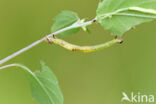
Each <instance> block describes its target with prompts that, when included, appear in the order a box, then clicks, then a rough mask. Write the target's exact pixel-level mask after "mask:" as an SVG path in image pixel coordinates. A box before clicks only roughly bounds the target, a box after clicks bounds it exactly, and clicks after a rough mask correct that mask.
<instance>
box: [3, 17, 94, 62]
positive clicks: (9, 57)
mask: <svg viewBox="0 0 156 104" xmlns="http://www.w3.org/2000/svg"><path fill="white" fill-rule="evenodd" d="M94 21H95V19H93V20H91V21H88V22H85V23H81V24H80V23H78V22H77V23H74V24H73V25H71V26H69V27H66V28H63V29H61V30H58V31H56V32H54V33H51V34H49V35H47V36H45V37H43V38H42V39H40V40H37V41H36V42H34V43H32V44H30V45H29V46H27V47H25V48H23V49H21V50H19V51H17V52H15V53H13V54H11V55H10V56H8V57H6V58H4V59H2V60H0V65H2V64H3V63H5V62H7V61H9V60H11V59H13V58H14V57H16V56H18V55H20V54H21V53H23V52H25V51H27V50H29V49H31V48H32V47H34V46H36V45H38V44H40V43H41V42H43V41H44V40H45V39H46V38H48V37H51V36H52V35H58V34H60V33H62V32H64V31H67V30H70V29H73V28H78V27H83V26H88V25H91V24H92V23H93V22H94Z"/></svg>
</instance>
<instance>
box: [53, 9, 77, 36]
mask: <svg viewBox="0 0 156 104" xmlns="http://www.w3.org/2000/svg"><path fill="white" fill-rule="evenodd" d="M54 20H55V23H54V24H53V26H52V28H51V32H52V33H54V32H56V31H58V30H60V29H63V28H65V27H68V26H70V25H72V24H74V23H76V22H77V21H79V20H80V19H79V17H78V15H77V14H76V13H74V12H71V11H62V12H61V13H60V14H58V15H57V16H56V17H55V19H54ZM79 30H80V28H74V29H71V30H68V31H65V32H62V33H61V34H62V35H70V34H74V33H76V32H78V31H79Z"/></svg>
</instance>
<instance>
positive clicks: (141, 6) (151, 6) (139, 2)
mask: <svg viewBox="0 0 156 104" xmlns="http://www.w3.org/2000/svg"><path fill="white" fill-rule="evenodd" d="M96 14H97V16H96V18H97V21H98V22H99V23H100V24H101V25H102V26H103V27H104V28H105V29H107V30H110V31H111V32H112V33H113V35H118V36H122V35H123V34H124V33H125V32H126V31H128V30H130V29H131V28H132V27H134V26H136V25H138V24H141V23H143V22H148V21H151V20H153V19H155V18H156V0H104V1H102V2H100V3H99V6H98V9H97V12H96Z"/></svg>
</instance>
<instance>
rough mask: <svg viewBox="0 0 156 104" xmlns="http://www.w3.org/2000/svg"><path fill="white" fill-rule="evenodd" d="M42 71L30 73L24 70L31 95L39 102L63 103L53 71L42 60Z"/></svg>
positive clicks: (49, 103) (48, 103)
mask: <svg viewBox="0 0 156 104" xmlns="http://www.w3.org/2000/svg"><path fill="white" fill-rule="evenodd" d="M41 64H42V71H41V72H35V73H32V72H31V71H28V70H26V71H25V72H26V75H27V77H28V79H29V82H30V87H31V91H32V96H33V97H34V98H35V99H36V100H37V101H38V103H39V104H63V96H62V93H61V90H60V88H59V85H58V81H57V78H56V76H55V75H54V73H53V72H52V71H51V69H50V68H49V67H47V66H46V65H45V64H44V63H43V62H42V63H41Z"/></svg>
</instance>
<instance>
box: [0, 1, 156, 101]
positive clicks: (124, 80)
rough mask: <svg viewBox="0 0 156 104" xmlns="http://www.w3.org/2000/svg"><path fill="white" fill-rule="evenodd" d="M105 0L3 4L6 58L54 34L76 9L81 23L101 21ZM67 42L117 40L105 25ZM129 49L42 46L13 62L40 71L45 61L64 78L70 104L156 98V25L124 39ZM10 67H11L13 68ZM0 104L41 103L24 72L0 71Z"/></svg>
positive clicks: (0, 31)
mask: <svg viewBox="0 0 156 104" xmlns="http://www.w3.org/2000/svg"><path fill="white" fill-rule="evenodd" d="M98 2H99V0H61V1H60V0H0V59H2V58H4V57H6V56H8V55H10V54H12V53H13V52H15V51H17V50H19V49H21V48H23V47H25V46H27V45H29V44H30V43H32V42H34V41H36V40H38V39H40V38H41V37H43V36H45V35H47V34H49V33H50V27H51V25H52V24H53V18H54V16H55V15H57V14H58V13H59V12H60V11H62V10H72V11H75V12H77V13H78V14H79V16H80V17H81V18H87V19H88V20H90V19H92V18H94V17H95V11H96V8H97V5H98ZM89 28H90V29H91V31H92V34H91V35H88V34H87V33H85V32H83V31H81V32H79V33H77V34H75V35H72V36H68V37H62V38H64V39H65V40H68V41H69V42H72V43H74V44H78V45H93V44H98V43H102V42H105V41H108V40H110V39H112V38H113V37H112V36H111V35H110V34H111V33H110V32H108V31H104V30H103V28H102V27H100V26H99V24H95V25H92V26H90V27H89ZM123 38H124V44H122V45H120V44H117V45H115V46H113V47H111V48H107V49H105V50H102V51H98V52H94V53H79V52H70V51H68V50H66V49H64V48H62V47H59V46H56V45H48V44H47V43H42V44H40V45H38V46H36V47H34V48H33V49H31V50H29V51H27V52H25V53H24V54H22V55H20V56H18V57H16V58H15V59H13V60H11V61H9V62H7V63H21V64H24V65H26V66H27V67H29V68H30V69H31V70H32V71H36V70H40V60H43V61H45V62H46V64H47V65H48V66H50V67H51V68H52V70H53V71H54V73H55V74H56V76H57V77H58V79H59V82H60V87H61V89H62V92H63V95H64V99H65V101H64V102H65V104H120V103H121V97H122V92H123V91H124V92H126V93H128V94H130V93H131V92H132V91H133V92H136V93H137V92H141V93H142V94H153V95H155V96H156V83H155V79H156V47H155V44H156V40H155V39H156V21H153V22H149V23H144V24H142V25H139V26H137V27H136V29H133V30H131V31H129V32H127V33H125V35H124V37H123ZM7 63H6V64H7ZM0 104H37V103H36V101H35V100H34V99H33V98H32V97H31V92H30V89H29V84H28V81H27V79H26V76H25V74H24V72H23V71H22V70H20V69H19V68H8V69H5V70H2V71H0Z"/></svg>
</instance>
